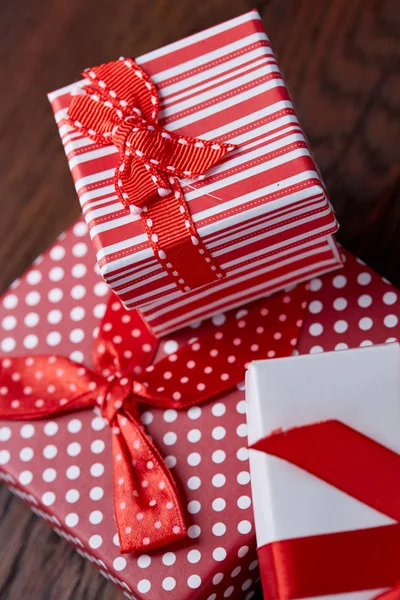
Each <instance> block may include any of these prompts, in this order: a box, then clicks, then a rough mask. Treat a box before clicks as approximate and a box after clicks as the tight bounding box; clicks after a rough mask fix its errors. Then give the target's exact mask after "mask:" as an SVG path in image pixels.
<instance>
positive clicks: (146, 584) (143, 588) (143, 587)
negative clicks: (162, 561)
mask: <svg viewBox="0 0 400 600" xmlns="http://www.w3.org/2000/svg"><path fill="white" fill-rule="evenodd" d="M119 558H121V557H119ZM115 560H118V559H115ZM125 562H126V561H125ZM150 588H151V583H150V581H149V580H148V579H141V580H140V581H139V583H138V584H137V589H138V591H139V592H140V593H142V594H147V592H148V591H149V590H150Z"/></svg>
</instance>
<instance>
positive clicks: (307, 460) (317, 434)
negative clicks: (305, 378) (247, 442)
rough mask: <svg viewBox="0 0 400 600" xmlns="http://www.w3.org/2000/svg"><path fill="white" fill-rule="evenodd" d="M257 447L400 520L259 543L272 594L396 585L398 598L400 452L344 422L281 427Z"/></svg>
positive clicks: (267, 592)
mask: <svg viewBox="0 0 400 600" xmlns="http://www.w3.org/2000/svg"><path fill="white" fill-rule="evenodd" d="M253 448H255V449H256V450H261V451H263V452H266V453H267V454H272V455H273V456H277V457H279V458H281V459H283V460H286V461H288V462H290V463H292V464H294V465H296V466H297V467H300V468H301V469H304V470H305V471H307V472H308V473H311V474H312V475H314V476H316V477H318V478H320V479H322V480H323V481H326V482H327V483H328V484H330V485H333V486H334V487H336V488H338V489H339V490H342V491H343V492H345V493H347V494H349V495H350V496H352V497H353V498H356V499H357V500H359V501H360V502H363V503H364V504H367V505H368V506H370V507H371V508H374V509H375V510H377V511H379V512H380V513H382V514H384V515H386V516H388V517H390V518H391V519H393V520H394V521H396V523H394V524H392V525H385V526H381V527H373V528H368V529H360V530H355V531H345V532H340V533H329V534H324V535H315V536H310V537H305V538H296V539H291V540H283V541H280V542H273V543H271V544H267V545H266V546H263V547H261V548H259V549H258V552H259V556H260V563H261V564H262V573H263V575H264V574H265V575H266V576H265V577H264V579H263V591H264V597H265V598H266V600H291V599H294V598H296V599H298V598H305V597H306V598H310V597H314V596H318V597H320V596H325V595H331V594H332V595H333V594H342V593H347V592H348V593H350V592H358V591H363V590H380V589H384V588H390V589H389V590H388V591H385V592H384V593H383V594H379V595H378V596H375V598H376V599H377V598H379V599H381V600H399V599H400V586H399V585H398V583H399V580H400V485H399V482H400V455H399V454H397V453H396V452H393V451H392V450H389V449H388V448H386V447H385V446H382V445H381V444H378V443H377V442H375V441H374V440H372V439H370V438H368V437H367V436H365V435H363V434H362V433H360V432H358V431H356V430H354V429H352V428H351V427H348V426H347V425H345V424H343V423H341V422H339V421H326V422H321V423H315V424H313V425H305V426H303V427H297V428H294V429H290V430H289V431H285V432H277V433H273V434H272V435H270V436H268V437H266V438H264V439H262V440H260V441H258V442H256V444H254V446H253Z"/></svg>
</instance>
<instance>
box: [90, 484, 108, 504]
mask: <svg viewBox="0 0 400 600" xmlns="http://www.w3.org/2000/svg"><path fill="white" fill-rule="evenodd" d="M89 496H90V499H91V500H94V501H95V502H96V501H97V500H101V499H102V497H103V496H104V490H103V488H101V487H99V486H96V487H94V488H92V489H91V490H90V492H89Z"/></svg>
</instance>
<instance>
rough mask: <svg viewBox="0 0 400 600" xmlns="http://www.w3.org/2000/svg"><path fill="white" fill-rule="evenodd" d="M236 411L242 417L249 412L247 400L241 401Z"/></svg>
mask: <svg viewBox="0 0 400 600" xmlns="http://www.w3.org/2000/svg"><path fill="white" fill-rule="evenodd" d="M236 410H237V412H238V413H239V414H241V415H245V414H246V411H247V404H246V400H240V401H239V402H238V403H237V404H236Z"/></svg>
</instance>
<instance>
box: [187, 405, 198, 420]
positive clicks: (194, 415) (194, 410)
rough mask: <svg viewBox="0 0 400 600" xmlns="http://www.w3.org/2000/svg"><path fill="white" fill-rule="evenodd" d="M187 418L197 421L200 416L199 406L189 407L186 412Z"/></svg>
mask: <svg viewBox="0 0 400 600" xmlns="http://www.w3.org/2000/svg"><path fill="white" fill-rule="evenodd" d="M187 414H188V417H189V419H193V420H195V419H198V418H199V417H200V415H201V408H200V406H191V407H190V408H189V410H188V413H187Z"/></svg>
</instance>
